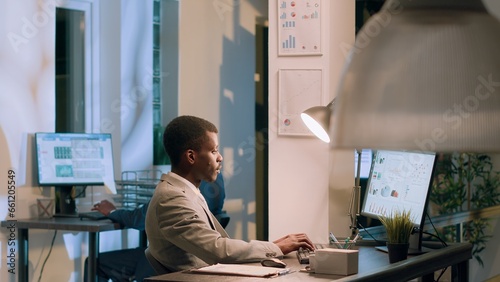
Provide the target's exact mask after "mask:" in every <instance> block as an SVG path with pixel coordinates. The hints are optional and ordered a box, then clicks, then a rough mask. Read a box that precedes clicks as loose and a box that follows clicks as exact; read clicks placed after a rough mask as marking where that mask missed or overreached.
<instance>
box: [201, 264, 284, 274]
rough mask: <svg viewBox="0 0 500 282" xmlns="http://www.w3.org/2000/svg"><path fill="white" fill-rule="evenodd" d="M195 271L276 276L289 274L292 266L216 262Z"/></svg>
mask: <svg viewBox="0 0 500 282" xmlns="http://www.w3.org/2000/svg"><path fill="white" fill-rule="evenodd" d="M191 272H193V273H203V274H219V275H236V276H249V277H274V276H279V275H284V274H288V273H290V272H291V269H290V268H277V267H267V266H258V265H246V264H222V263H218V264H214V265H209V266H205V267H202V268H197V269H192V270H191Z"/></svg>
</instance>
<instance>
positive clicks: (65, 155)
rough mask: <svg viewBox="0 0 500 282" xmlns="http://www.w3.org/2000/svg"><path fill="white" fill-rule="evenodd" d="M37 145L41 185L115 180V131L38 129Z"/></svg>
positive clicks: (65, 184) (36, 134)
mask: <svg viewBox="0 0 500 282" xmlns="http://www.w3.org/2000/svg"><path fill="white" fill-rule="evenodd" d="M35 145H36V159H37V166H38V184H39V185H41V186H70V185H103V184H104V183H105V182H109V181H114V171H113V150H112V144H111V134H108V133H35Z"/></svg>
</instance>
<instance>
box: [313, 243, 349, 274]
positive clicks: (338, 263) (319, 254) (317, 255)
mask: <svg viewBox="0 0 500 282" xmlns="http://www.w3.org/2000/svg"><path fill="white" fill-rule="evenodd" d="M358 258H359V251H358V250H346V249H335V248H325V249H319V250H316V251H315V252H314V255H311V256H310V257H309V266H310V268H311V271H314V272H315V273H318V274H336V275H351V274H355V273H358Z"/></svg>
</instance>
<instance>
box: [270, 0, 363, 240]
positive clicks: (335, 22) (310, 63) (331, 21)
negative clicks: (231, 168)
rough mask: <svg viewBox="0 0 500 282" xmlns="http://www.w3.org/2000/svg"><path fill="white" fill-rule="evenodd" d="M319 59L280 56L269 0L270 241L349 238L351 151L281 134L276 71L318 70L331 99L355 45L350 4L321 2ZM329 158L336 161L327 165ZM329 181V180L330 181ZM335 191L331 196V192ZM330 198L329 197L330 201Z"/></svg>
mask: <svg viewBox="0 0 500 282" xmlns="http://www.w3.org/2000/svg"><path fill="white" fill-rule="evenodd" d="M320 3H321V5H322V7H321V14H320V18H321V49H322V55H321V56H291V57H290V56H288V57H287V56H278V44H281V42H278V28H277V27H278V18H279V15H278V14H281V12H279V11H278V5H281V1H276V0H274V1H269V134H270V136H269V139H270V140H269V203H270V204H269V238H270V239H271V240H273V239H276V238H278V237H280V236H283V235H286V234H288V233H297V232H306V233H307V234H308V235H309V236H310V238H311V239H312V240H313V241H315V242H328V232H329V231H333V232H335V233H336V234H338V235H339V236H340V235H347V234H348V227H349V224H348V220H346V219H347V202H348V199H349V198H348V197H349V195H350V194H349V191H350V190H349V189H350V188H351V187H352V186H353V184H354V160H353V156H354V153H353V152H352V151H347V152H346V151H338V152H337V151H336V152H332V153H330V150H329V147H328V145H327V144H326V143H323V142H322V141H320V140H319V139H317V138H315V137H311V136H308V137H303V136H294V135H282V134H279V130H278V123H279V122H281V121H280V120H279V115H280V111H282V110H283V109H282V108H280V101H279V90H280V89H279V86H278V83H279V77H278V73H279V70H280V69H321V70H322V90H323V101H322V102H323V104H322V105H326V104H327V103H328V102H330V101H331V100H332V99H333V97H334V89H335V88H336V85H337V81H338V77H339V75H340V70H341V68H342V66H343V64H344V61H345V57H344V53H343V52H342V48H341V46H343V44H349V43H350V44H352V43H353V42H354V1H350V0H341V1H340V0H339V1H321V2H320ZM330 159H332V160H333V161H334V162H331V160H330ZM330 179H332V181H330ZM332 192H333V193H332ZM329 197H330V198H329Z"/></svg>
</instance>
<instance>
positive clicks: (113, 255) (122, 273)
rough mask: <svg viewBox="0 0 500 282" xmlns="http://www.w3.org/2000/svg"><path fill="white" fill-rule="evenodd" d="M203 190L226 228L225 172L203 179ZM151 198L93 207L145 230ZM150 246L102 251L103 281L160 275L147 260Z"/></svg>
mask: <svg viewBox="0 0 500 282" xmlns="http://www.w3.org/2000/svg"><path fill="white" fill-rule="evenodd" d="M200 191H201V194H202V195H203V197H204V198H205V200H206V201H207V203H208V207H209V209H210V211H211V212H212V213H213V214H214V215H215V217H216V218H217V220H218V221H219V223H220V224H221V225H222V226H223V227H224V228H225V227H226V226H227V224H228V222H229V216H227V214H226V212H225V211H224V210H223V209H222V208H223V206H224V200H225V197H226V193H225V188H224V179H223V178H222V174H219V175H218V176H217V179H216V181H215V182H212V183H211V182H206V181H203V182H202V183H201V185H200ZM148 206H149V201H148V202H147V203H145V204H143V205H141V206H139V207H137V208H135V209H133V210H128V209H117V208H116V206H115V205H114V204H113V203H111V202H109V201H107V200H103V201H101V202H99V203H98V204H95V205H94V207H93V208H92V210H96V211H99V212H100V213H102V214H103V215H105V216H107V217H108V218H109V219H111V220H112V221H114V222H117V223H119V224H120V225H122V226H123V227H126V228H134V229H137V230H144V226H145V221H146V211H147V209H148ZM145 249H146V247H142V246H141V247H137V248H133V249H124V250H116V251H110V252H103V253H100V254H99V263H98V265H97V275H98V277H99V281H108V280H109V279H111V280H112V281H132V280H135V281H142V280H143V279H144V278H146V277H150V276H153V275H156V272H155V271H154V270H153V268H152V267H151V265H150V264H149V262H148V261H147V259H146V255H145V254H144V250H145ZM87 265H88V259H85V269H84V281H85V282H86V281H88V280H87Z"/></svg>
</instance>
